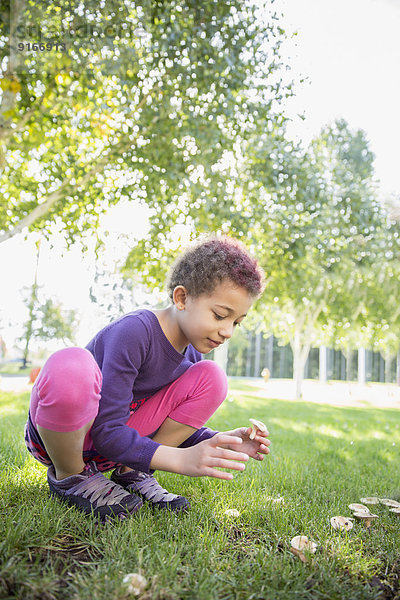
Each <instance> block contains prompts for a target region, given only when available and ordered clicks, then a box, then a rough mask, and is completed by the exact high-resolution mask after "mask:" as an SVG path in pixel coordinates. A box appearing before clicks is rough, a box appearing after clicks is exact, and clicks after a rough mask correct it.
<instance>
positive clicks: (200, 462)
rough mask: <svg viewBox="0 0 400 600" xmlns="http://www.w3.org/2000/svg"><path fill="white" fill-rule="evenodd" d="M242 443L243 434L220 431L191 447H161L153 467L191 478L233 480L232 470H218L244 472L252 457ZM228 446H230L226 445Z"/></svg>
mask: <svg viewBox="0 0 400 600" xmlns="http://www.w3.org/2000/svg"><path fill="white" fill-rule="evenodd" d="M242 443H243V440H242V438H241V437H237V436H233V435H231V434H228V433H227V434H225V433H217V434H216V435H214V436H213V437H212V438H210V439H208V440H204V441H203V442H200V443H199V444H196V445H195V446H192V447H190V448H173V447H171V446H159V447H158V448H157V450H156V451H155V453H154V454H153V458H152V459H151V462H150V468H151V469H155V470H160V471H170V472H171V473H179V474H180V475H188V476H190V477H202V476H208V477H216V478H217V479H226V480H229V479H233V474H232V473H226V472H224V471H219V470H218V469H220V468H222V469H231V470H234V471H244V469H245V465H244V464H242V463H243V462H247V461H248V460H249V455H248V454H246V453H245V452H241V451H240V448H241V445H242ZM228 445H229V448H227V447H225V448H223V447H222V446H228Z"/></svg>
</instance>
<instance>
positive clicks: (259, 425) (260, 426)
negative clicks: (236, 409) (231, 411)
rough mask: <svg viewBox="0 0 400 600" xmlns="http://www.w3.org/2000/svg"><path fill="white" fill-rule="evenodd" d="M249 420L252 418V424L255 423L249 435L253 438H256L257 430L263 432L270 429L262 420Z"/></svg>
mask: <svg viewBox="0 0 400 600" xmlns="http://www.w3.org/2000/svg"><path fill="white" fill-rule="evenodd" d="M249 420H250V423H252V425H253V429H252V431H251V432H250V436H249V437H250V439H251V440H254V438H255V437H256V435H257V431H261V432H264V431H268V430H267V426H266V425H265V424H264V423H263V422H262V421H257V419H249Z"/></svg>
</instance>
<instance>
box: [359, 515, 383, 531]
mask: <svg viewBox="0 0 400 600" xmlns="http://www.w3.org/2000/svg"><path fill="white" fill-rule="evenodd" d="M354 517H355V518H356V519H360V521H364V525H365V527H366V528H367V529H369V527H371V523H372V521H373V520H374V519H377V518H378V515H373V514H372V513H370V512H368V513H367V512H355V513H354Z"/></svg>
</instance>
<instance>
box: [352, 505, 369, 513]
mask: <svg viewBox="0 0 400 600" xmlns="http://www.w3.org/2000/svg"><path fill="white" fill-rule="evenodd" d="M349 509H350V510H355V511H356V512H364V513H369V508H368V506H365V505H364V504H349Z"/></svg>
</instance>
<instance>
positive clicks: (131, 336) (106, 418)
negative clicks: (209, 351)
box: [86, 309, 216, 472]
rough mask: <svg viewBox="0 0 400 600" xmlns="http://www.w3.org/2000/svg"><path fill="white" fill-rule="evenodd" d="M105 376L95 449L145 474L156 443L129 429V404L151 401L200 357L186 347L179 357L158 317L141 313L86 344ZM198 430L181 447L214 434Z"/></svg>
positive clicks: (112, 325) (94, 431)
mask: <svg viewBox="0 0 400 600" xmlns="http://www.w3.org/2000/svg"><path fill="white" fill-rule="evenodd" d="M86 348H87V349H88V350H89V351H90V352H91V353H92V354H93V356H94V358H95V360H96V362H97V364H98V365H99V367H100V370H101V372H102V375H103V384H102V388H101V398H100V404H99V412H98V414H97V417H96V419H95V421H94V423H93V427H92V431H91V435H92V439H93V442H94V445H95V447H96V450H97V451H98V452H99V453H100V454H101V455H103V456H105V457H106V458H108V459H110V460H113V461H115V462H119V463H122V464H124V465H126V466H128V467H131V468H132V469H138V470H140V471H146V472H148V471H149V470H150V461H151V459H152V457H153V454H154V452H155V451H156V450H157V448H158V446H159V445H160V444H158V443H157V442H153V440H152V439H150V438H149V437H142V436H140V435H139V433H138V432H137V431H136V430H135V429H132V428H131V427H128V426H127V425H126V422H127V420H128V418H129V414H130V405H131V403H132V401H138V400H142V399H144V398H149V397H150V396H152V395H153V394H155V393H156V392H157V391H158V390H160V389H161V388H163V387H164V386H166V385H168V384H170V383H172V382H173V381H174V380H175V379H177V378H178V377H180V376H181V375H182V374H183V373H184V372H185V371H186V370H187V369H188V368H189V367H190V366H191V365H192V364H194V363H196V362H198V361H199V360H201V354H200V352H198V351H197V350H195V348H193V346H192V345H189V346H188V347H187V348H186V350H185V352H184V353H183V354H180V353H179V352H178V351H177V350H176V349H175V348H174V347H173V346H172V344H171V343H170V342H169V341H168V339H167V337H166V336H165V334H164V332H163V330H162V329H161V325H160V323H159V321H158V319H157V317H156V315H155V314H154V313H153V312H151V311H150V310H146V309H141V310H136V311H135V312H132V313H129V314H127V315H125V316H123V317H121V318H120V319H118V320H117V321H114V322H113V323H110V324H109V325H107V326H106V327H104V329H102V330H101V331H99V333H98V334H97V335H96V336H95V337H94V338H93V339H92V340H91V341H90V342H89V344H88V345H87V346H86ZM215 433H216V432H215V431H213V430H211V429H209V428H207V427H202V428H201V429H199V430H198V431H196V432H195V433H194V434H193V435H192V436H190V438H188V439H187V440H186V441H185V442H184V444H182V447H188V446H194V445H195V444H198V443H199V442H201V441H202V440H204V439H208V438H210V437H212V436H213V435H215Z"/></svg>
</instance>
